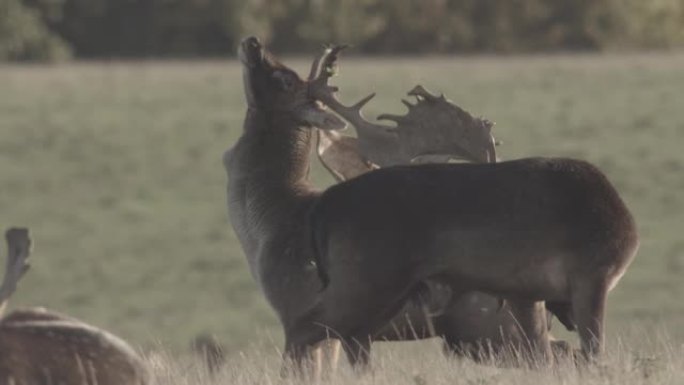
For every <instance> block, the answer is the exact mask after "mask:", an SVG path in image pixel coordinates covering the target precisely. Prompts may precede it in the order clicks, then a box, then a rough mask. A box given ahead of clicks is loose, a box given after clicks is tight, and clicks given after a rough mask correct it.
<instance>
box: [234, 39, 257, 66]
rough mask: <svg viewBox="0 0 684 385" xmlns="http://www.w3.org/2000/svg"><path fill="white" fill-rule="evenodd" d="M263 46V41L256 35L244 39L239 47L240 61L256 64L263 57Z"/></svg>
mask: <svg viewBox="0 0 684 385" xmlns="http://www.w3.org/2000/svg"><path fill="white" fill-rule="evenodd" d="M262 47H263V46H262V44H261V41H259V39H258V38H256V37H254V36H250V37H248V38H245V39H243V40H242V42H240V46H239V48H238V57H239V58H240V61H242V62H243V63H244V64H245V65H248V66H250V67H252V66H254V65H256V64H257V63H259V62H260V61H261V59H262V58H263V52H262V51H263V50H262Z"/></svg>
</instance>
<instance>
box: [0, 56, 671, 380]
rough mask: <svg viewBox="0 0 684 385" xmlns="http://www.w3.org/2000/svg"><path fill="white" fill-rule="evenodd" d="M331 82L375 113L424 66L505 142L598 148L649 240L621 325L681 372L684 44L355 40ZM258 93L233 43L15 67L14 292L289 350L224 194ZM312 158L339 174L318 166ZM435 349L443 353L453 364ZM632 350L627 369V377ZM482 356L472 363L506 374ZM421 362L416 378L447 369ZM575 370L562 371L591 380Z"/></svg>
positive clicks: (616, 313)
mask: <svg viewBox="0 0 684 385" xmlns="http://www.w3.org/2000/svg"><path fill="white" fill-rule="evenodd" d="M291 63H294V64H295V66H296V67H297V68H298V69H300V70H301V71H302V72H304V71H305V70H306V69H307V65H308V64H307V63H308V62H307V60H303V59H295V60H293V61H291ZM335 83H336V84H338V85H340V86H341V87H342V93H341V98H342V99H344V100H347V101H350V102H351V101H352V100H357V99H359V98H360V97H361V96H364V95H365V94H366V93H369V92H370V91H377V92H378V94H379V95H378V97H377V98H376V100H374V101H373V102H372V103H371V104H370V105H369V107H368V108H367V115H369V116H375V115H377V114H378V113H381V112H401V111H402V109H403V106H402V105H401V104H400V103H399V98H400V97H402V96H403V95H404V93H405V92H406V91H408V90H409V89H410V88H412V87H413V86H414V85H415V84H417V83H420V84H423V85H425V86H426V87H427V88H428V89H430V90H432V91H437V92H443V93H445V94H446V95H447V96H448V97H449V98H450V99H451V100H453V101H455V102H457V103H458V104H459V105H461V106H463V107H464V108H466V109H468V110H470V111H471V112H473V113H475V114H481V115H484V116H486V117H487V118H489V119H491V120H493V121H496V122H497V126H496V127H495V135H496V136H497V138H498V139H500V140H502V141H503V142H504V144H503V145H502V146H501V147H500V148H499V155H500V156H501V157H502V158H504V159H513V158H519V157H525V156H533V155H554V156H555V155H558V156H572V157H578V158H584V159H587V160H590V161H592V162H594V163H596V164H597V165H598V166H599V167H600V168H601V169H603V170H604V171H605V172H606V173H607V174H608V175H609V177H610V179H611V180H612V181H613V182H614V183H615V184H616V185H617V187H618V189H619V191H620V192H621V193H622V194H623V196H624V198H625V200H626V201H627V203H628V205H629V206H630V207H631V208H632V210H633V212H634V213H635V216H636V218H637V222H638V224H639V228H640V232H641V249H640V252H639V254H638V255H637V258H636V260H635V261H634V263H633V265H632V267H631V268H630V270H629V271H628V272H627V274H626V275H625V277H624V278H623V280H622V281H621V283H620V285H618V287H617V288H616V289H615V290H614V291H613V292H612V294H611V296H610V297H609V317H608V333H609V336H610V338H611V341H616V339H617V338H618V337H620V336H622V335H624V333H628V334H629V331H630V330H638V331H641V333H637V334H638V335H639V336H640V337H639V338H636V339H634V340H629V339H626V340H625V339H623V343H624V344H625V345H626V346H630V345H633V346H638V347H641V346H644V344H646V343H647V342H649V341H648V340H649V339H651V338H653V339H655V338H656V335H657V336H662V335H667V337H666V338H665V339H667V340H668V341H667V343H666V344H661V345H657V346H661V347H662V346H668V347H669V348H668V349H670V350H671V351H672V352H671V353H670V355H668V356H667V357H669V358H668V360H669V361H667V362H670V363H671V365H673V366H674V367H677V368H679V369H678V370H679V373H682V371H683V370H684V369H682V367H683V366H684V365H683V364H682V362H681V356H682V351H681V349H682V343H684V327H682V326H684V301H683V300H682V297H684V280H683V279H682V276H683V275H684V236H683V235H682V234H683V233H684V230H683V228H684V193H682V191H683V190H684V151H683V150H682V148H681V146H682V145H684V108H682V107H683V105H682V100H683V99H682V95H683V93H682V90H684V55H665V54H658V55H615V56H553V57H544V56H539V57H504V58H496V57H484V58H458V57H454V58H428V59H399V60H394V59H377V60H364V59H351V58H350V59H344V58H343V61H342V65H341V68H340V76H339V77H338V78H336V79H335ZM244 110H245V105H244V101H243V96H242V80H241V75H240V68H239V66H238V64H237V63H236V62H197V63H187V62H175V63H154V62H151V63H126V64H122V63H92V64H72V65H67V66H58V67H12V66H4V67H0V182H1V183H2V187H1V190H0V225H2V226H10V225H24V226H29V227H30V228H31V229H32V232H33V238H34V240H35V246H34V253H33V258H32V263H33V269H32V270H31V272H30V273H29V274H28V275H27V277H26V279H25V281H24V282H23V283H22V285H21V287H20V290H19V292H18V295H17V296H16V298H15V301H14V303H13V304H14V306H19V305H22V306H28V305H42V306H46V307H49V308H53V309H55V310H59V311H62V312H66V313H69V314H72V315H75V316H78V317H80V318H82V319H84V320H86V321H89V322H91V323H94V324H96V325H99V326H103V327H106V328H108V329H110V330H112V331H114V332H115V333H118V334H120V335H122V336H123V337H125V338H127V339H129V340H131V341H133V342H134V343H135V344H137V345H140V346H142V347H144V348H155V347H156V346H158V344H159V343H161V344H162V345H163V346H164V347H165V348H166V349H170V351H171V352H180V351H182V350H184V349H186V348H187V345H188V344H189V341H190V340H191V339H192V338H193V337H194V336H195V335H197V334H199V333H202V332H210V333H214V334H216V335H217V336H218V338H219V339H220V340H221V341H223V342H224V343H225V344H226V346H227V347H228V349H229V350H230V351H232V352H237V351H239V350H241V349H245V348H246V347H248V346H250V345H253V346H254V345H255V346H257V348H252V349H257V351H258V346H267V348H265V349H266V350H264V351H265V352H267V353H264V354H265V355H266V356H267V357H269V358H268V359H272V358H273V357H276V356H277V355H276V354H275V348H274V343H275V346H279V345H280V341H281V338H282V337H281V332H280V329H279V327H278V323H277V321H276V319H275V317H274V315H273V313H272V312H271V311H270V309H269V308H268V306H267V305H266V304H265V301H264V300H263V299H262V297H261V294H260V293H259V292H258V291H257V288H256V286H255V285H254V283H253V281H252V279H251V277H250V275H249V273H248V269H247V265H246V263H245V261H244V257H243V255H242V252H241V250H240V248H239V245H238V243H237V241H236V238H235V236H234V235H233V233H232V230H231V228H230V226H229V224H228V222H227V215H226V209H225V204H224V202H225V194H224V191H225V183H226V180H225V179H226V178H225V174H224V171H223V168H222V165H221V162H220V159H221V154H222V152H223V151H224V150H225V149H226V148H228V147H229V146H230V145H231V144H232V143H233V142H234V141H235V139H236V137H237V135H238V134H239V132H240V130H241V126H242V118H243V114H244ZM314 178H315V180H316V182H317V183H318V184H319V185H320V186H325V185H327V184H329V183H330V182H331V178H329V177H328V176H327V175H325V173H324V171H322V168H321V167H318V166H317V167H316V168H315V173H314ZM559 329H560V328H559V325H558V324H556V325H555V326H554V332H555V331H557V330H559ZM561 335H563V334H561ZM650 336H653V337H650ZM659 338H660V337H659ZM650 342H653V341H650ZM427 345H428V346H432V345H430V344H427ZM614 345H615V344H614ZM405 346H407V345H405ZM411 349H414V350H411ZM416 349H418V350H416ZM419 349H425V346H424V345H420V344H414V345H413V346H412V347H411V348H410V349H409V350H408V351H409V352H410V351H413V352H414V353H415V352H417V351H419ZM438 350H439V349H437V348H435V349H434V352H433V353H431V354H434V359H431V360H432V361H435V362H436V363H435V365H443V364H442V363H441V361H439V354H438V353H439V351H438ZM235 354H237V353H235ZM387 354H388V356H389V357H391V355H392V354H400V355H401V354H404V353H403V352H398V351H397V352H394V353H393V352H392V351H390V352H389V353H387ZM407 354H409V353H407ZM236 357H239V356H236ZM381 357H383V356H382V355H381ZM428 357H432V356H428ZM630 360H631V359H626V360H625V361H624V362H627V363H629V362H632V361H633V360H632V361H630ZM266 361H268V360H265V362H266ZM236 362H239V361H235V362H234V363H233V365H238V363H236ZM381 362H382V361H381ZM398 362H402V361H401V360H399V361H398ZM620 362H622V361H620ZM255 365H256V364H255ZM387 365H390V366H391V365H395V364H387ZM668 365H669V364H668ZM381 366H382V365H381ZM236 367H237V366H236ZM382 367H384V366H382ZM252 368H253V369H254V370H255V371H256V372H255V373H257V372H258V375H267V374H268V373H275V372H276V369H269V370H270V372H261V371H260V370H259V369H258V368H257V367H256V366H254V367H252ZM621 368H622V366H616V367H614V368H613V369H612V370H614V373H615V376H617V377H614V378H613V379H615V380H616V381H615V382H619V379H620V378H622V377H620V376H622V375H623V370H622V369H621ZM471 370H474V372H472V373H475V374H472V376H470V377H468V378H469V380H468V381H465V382H464V383H468V384H489V383H494V382H491V381H490V380H491V379H493V378H495V377H496V376H498V375H499V374H496V373H497V372H489V371H488V370H489V369H484V368H480V369H471ZM625 370H626V369H625ZM264 373H266V374H264ZM419 374H420V373H419ZM254 375H255V376H256V375H257V374H254ZM406 376H407V377H406V381H403V380H402V381H401V382H404V383H415V384H417V385H421V384H423V383H430V384H432V383H441V382H444V383H446V380H447V377H445V378H443V379H441V380H440V379H439V378H436V379H434V381H432V380H430V381H429V382H421V381H423V380H421V379H420V378H418V379H415V378H414V377H413V374H411V373H409V374H407V375H406ZM260 378H261V377H260ZM402 378H403V377H402ZM262 379H263V378H262ZM250 381H251V380H250ZM255 381H256V380H255ZM412 381H413V382H412ZM426 381H427V380H426ZM492 381H494V380H492ZM573 381H574V380H572V381H570V380H569V381H568V382H564V383H581V382H579V381H580V380H577V382H573ZM257 382H259V381H257ZM261 382H263V381H261ZM540 382H541V380H540ZM188 383H192V381H190V380H188ZM516 383H517V382H516ZM519 383H525V382H522V380H521V382H519Z"/></svg>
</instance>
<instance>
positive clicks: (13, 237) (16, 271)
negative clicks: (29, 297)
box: [0, 228, 31, 315]
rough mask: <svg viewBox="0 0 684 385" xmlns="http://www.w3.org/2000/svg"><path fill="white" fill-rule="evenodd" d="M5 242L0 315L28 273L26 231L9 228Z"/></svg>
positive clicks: (0, 289) (28, 249)
mask: <svg viewBox="0 0 684 385" xmlns="http://www.w3.org/2000/svg"><path fill="white" fill-rule="evenodd" d="M5 239H6V241H7V263H6V268H5V277H4V278H3V280H2V285H1V286H0V315H2V312H3V311H4V310H5V307H6V306H7V302H8V300H9V298H10V297H11V296H12V294H13V293H14V291H15V290H16V289H17V283H18V282H19V280H20V279H21V277H22V276H23V275H24V274H25V273H26V272H27V271H28V269H29V267H30V265H29V264H28V262H27V259H28V257H29V253H30V250H31V239H30V238H29V233H28V229H24V228H11V229H9V230H7V231H6V232H5Z"/></svg>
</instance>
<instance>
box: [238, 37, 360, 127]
mask: <svg viewBox="0 0 684 385" xmlns="http://www.w3.org/2000/svg"><path fill="white" fill-rule="evenodd" d="M238 56H239V58H240V60H241V61H242V63H243V69H244V72H243V81H244V88H245V95H246V98H247V105H248V108H249V109H251V110H260V111H266V112H272V113H281V114H287V115H288V116H289V117H290V118H292V119H294V120H295V121H296V122H297V123H298V124H299V125H300V126H308V127H317V128H319V129H322V130H341V129H344V128H345V127H346V126H347V125H346V123H345V122H344V121H342V120H341V119H340V118H338V117H337V116H336V115H335V114H334V113H332V112H329V111H327V110H326V109H325V107H324V106H322V105H321V104H320V103H318V102H317V101H316V100H315V99H314V98H313V97H312V95H311V94H310V92H309V82H308V81H306V80H303V79H302V78H300V77H299V75H297V73H296V72H294V71H293V70H291V69H289V68H287V67H286V66H284V65H283V64H281V63H280V62H278V61H277V60H276V59H275V58H274V57H273V56H272V55H271V54H270V53H269V52H268V51H267V50H265V49H264V46H263V45H262V44H261V42H260V41H259V39H257V38H256V37H248V38H246V39H244V40H243V41H242V43H240V47H239V49H238Z"/></svg>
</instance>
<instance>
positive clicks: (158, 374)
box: [147, 334, 684, 385]
mask: <svg viewBox="0 0 684 385" xmlns="http://www.w3.org/2000/svg"><path fill="white" fill-rule="evenodd" d="M626 338H627V339H625V340H614V341H611V343H610V348H609V350H608V351H607V353H606V355H605V357H604V359H603V360H601V362H600V363H599V364H597V365H594V366H589V367H586V368H584V369H578V368H577V367H576V366H575V365H574V364H573V363H571V362H561V363H559V364H558V365H556V366H555V367H553V368H545V369H535V370H530V369H512V368H498V367H495V366H493V365H483V364H475V363H473V362H472V361H470V360H468V359H454V358H446V357H444V356H443V355H442V354H441V352H440V349H439V346H438V344H437V342H436V341H430V342H422V343H416V344H413V343H412V344H406V343H400V344H397V343H386V344H380V345H382V346H380V348H379V349H376V350H377V351H376V352H374V354H373V365H372V370H371V371H370V372H369V373H366V374H364V375H358V374H357V373H355V372H353V371H352V370H351V369H350V368H349V366H348V365H346V363H342V365H340V368H339V370H338V371H337V372H336V373H334V374H333V375H332V376H330V377H329V378H327V379H324V380H323V381H321V382H320V383H321V384H330V385H342V384H360V385H365V384H368V385H371V384H378V385H385V384H387V385H389V384H392V385H402V384H406V385H439V384H445V385H447V384H448V385H453V384H464V385H528V384H563V385H594V384H595V385H599V384H622V385H636V384H658V385H667V384H671V385H681V383H682V382H681V381H682V379H683V378H684V345H679V346H676V345H674V344H673V343H672V342H671V341H668V339H667V338H664V337H663V336H660V337H657V338H655V339H654V338H653V336H652V335H651V334H644V335H641V336H636V335H633V336H629V337H626ZM376 346H378V345H376ZM147 359H148V362H149V363H150V365H151V368H152V372H153V378H154V382H153V383H154V384H158V385H214V384H215V385H219V384H232V385H247V384H250V385H251V384H264V385H266V384H278V385H288V384H293V385H294V384H300V383H302V382H304V381H302V380H300V379H292V378H290V379H285V380H283V379H281V378H280V375H279V369H280V356H279V354H278V352H277V350H276V349H267V350H264V349H248V350H247V351H245V352H240V353H236V354H234V355H233V356H231V357H229V358H228V360H227V363H226V364H225V366H224V367H223V368H222V370H221V371H220V372H218V373H217V374H216V375H215V376H210V375H209V374H208V372H207V370H206V369H205V367H204V365H203V364H202V362H201V361H200V360H198V359H197V358H194V357H180V358H179V357H178V356H173V355H168V354H164V353H161V354H160V353H151V354H149V355H148V358H147Z"/></svg>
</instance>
